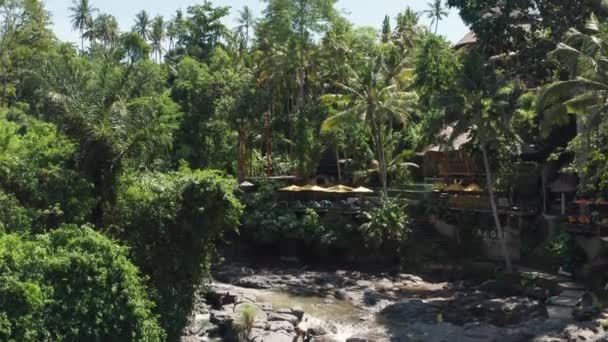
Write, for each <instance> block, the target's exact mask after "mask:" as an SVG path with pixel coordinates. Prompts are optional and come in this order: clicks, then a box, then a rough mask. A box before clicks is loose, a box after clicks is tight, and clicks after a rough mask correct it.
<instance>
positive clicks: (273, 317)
mask: <svg viewBox="0 0 608 342" xmlns="http://www.w3.org/2000/svg"><path fill="white" fill-rule="evenodd" d="M268 321H269V322H272V321H287V322H290V323H291V324H292V325H294V326H296V325H298V322H299V321H300V320H299V319H298V317H296V315H292V314H290V313H277V312H271V313H269V314H268Z"/></svg>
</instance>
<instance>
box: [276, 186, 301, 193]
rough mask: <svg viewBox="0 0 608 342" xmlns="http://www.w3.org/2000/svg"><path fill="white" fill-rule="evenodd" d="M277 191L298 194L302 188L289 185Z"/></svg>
mask: <svg viewBox="0 0 608 342" xmlns="http://www.w3.org/2000/svg"><path fill="white" fill-rule="evenodd" d="M279 191H288V192H299V191H302V188H301V187H299V186H297V185H290V186H288V187H286V188H283V189H279Z"/></svg>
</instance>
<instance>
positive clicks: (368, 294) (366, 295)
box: [363, 289, 384, 306]
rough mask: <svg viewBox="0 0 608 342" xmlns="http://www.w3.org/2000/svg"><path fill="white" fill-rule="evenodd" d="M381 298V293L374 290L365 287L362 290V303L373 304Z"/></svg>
mask: <svg viewBox="0 0 608 342" xmlns="http://www.w3.org/2000/svg"><path fill="white" fill-rule="evenodd" d="M383 298H384V297H383V295H382V294H381V293H379V292H378V291H376V290H372V289H367V290H365V291H363V303H365V305H367V306H374V305H376V304H378V302H380V300H382V299H383Z"/></svg>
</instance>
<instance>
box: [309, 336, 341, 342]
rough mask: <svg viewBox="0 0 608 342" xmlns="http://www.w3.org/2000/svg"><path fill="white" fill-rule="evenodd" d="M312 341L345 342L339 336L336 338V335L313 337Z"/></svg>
mask: <svg viewBox="0 0 608 342" xmlns="http://www.w3.org/2000/svg"><path fill="white" fill-rule="evenodd" d="M310 341H311V342H342V341H343V340H342V339H340V338H339V337H338V336H334V335H322V336H316V337H313V338H312V339H311V340H310Z"/></svg>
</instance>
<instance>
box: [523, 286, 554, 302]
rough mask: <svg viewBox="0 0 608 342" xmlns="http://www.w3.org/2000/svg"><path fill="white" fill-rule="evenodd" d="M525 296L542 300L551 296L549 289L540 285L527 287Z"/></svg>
mask: <svg viewBox="0 0 608 342" xmlns="http://www.w3.org/2000/svg"><path fill="white" fill-rule="evenodd" d="M524 296H526V297H530V298H532V299H536V300H540V301H545V300H546V299H547V297H548V296H549V290H547V289H545V288H542V287H540V286H532V287H526V288H525V289H524Z"/></svg>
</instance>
